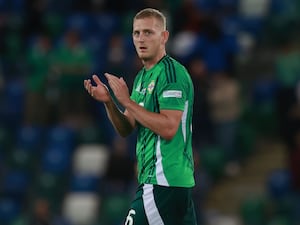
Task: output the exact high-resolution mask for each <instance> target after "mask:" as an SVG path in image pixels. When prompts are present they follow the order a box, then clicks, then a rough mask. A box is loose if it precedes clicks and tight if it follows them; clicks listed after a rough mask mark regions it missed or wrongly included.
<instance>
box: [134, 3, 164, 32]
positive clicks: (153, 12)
mask: <svg viewBox="0 0 300 225" xmlns="http://www.w3.org/2000/svg"><path fill="white" fill-rule="evenodd" d="M149 17H154V18H156V19H157V20H158V21H160V22H161V24H162V26H163V29H164V30H166V29H167V19H166V17H165V15H164V14H163V13H162V12H160V11H159V10H157V9H153V8H146V9H142V10H141V11H139V12H138V13H137V14H136V15H135V17H134V20H137V19H144V18H149Z"/></svg>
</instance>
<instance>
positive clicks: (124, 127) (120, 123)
mask: <svg viewBox="0 0 300 225" xmlns="http://www.w3.org/2000/svg"><path fill="white" fill-rule="evenodd" d="M104 106H105V109H106V113H107V115H108V118H109V120H110V121H111V123H112V125H113V127H114V128H115V130H116V131H117V132H118V133H119V134H120V135H121V136H123V137H126V136H128V135H129V134H130V133H131V132H132V130H133V129H134V124H133V123H130V120H129V118H128V117H127V116H126V115H124V113H122V112H121V111H120V110H119V109H118V107H117V106H116V105H115V103H114V102H113V101H109V102H106V103H105V104H104Z"/></svg>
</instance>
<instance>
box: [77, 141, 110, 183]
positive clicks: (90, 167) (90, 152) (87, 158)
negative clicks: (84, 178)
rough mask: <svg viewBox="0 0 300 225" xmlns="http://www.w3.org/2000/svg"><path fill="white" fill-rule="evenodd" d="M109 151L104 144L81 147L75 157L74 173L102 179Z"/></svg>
mask: <svg viewBox="0 0 300 225" xmlns="http://www.w3.org/2000/svg"><path fill="white" fill-rule="evenodd" d="M108 156H109V151H108V146H106V145H103V144H83V145H79V146H78V147H77V148H76V150H75V152H74V156H73V166H72V169H73V173H75V174H89V175H95V176H98V177H102V176H103V175H104V173H105V170H106V167H107V161H108Z"/></svg>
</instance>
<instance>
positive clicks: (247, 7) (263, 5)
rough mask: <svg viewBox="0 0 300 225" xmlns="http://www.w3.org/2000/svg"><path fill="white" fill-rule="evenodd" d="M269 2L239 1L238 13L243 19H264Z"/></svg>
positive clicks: (264, 0)
mask: <svg viewBox="0 0 300 225" xmlns="http://www.w3.org/2000/svg"><path fill="white" fill-rule="evenodd" d="M269 7H270V0H241V1H240V5H239V12H240V14H241V15H242V16H244V17H257V18H262V17H265V16H266V15H267V13H268V11H269Z"/></svg>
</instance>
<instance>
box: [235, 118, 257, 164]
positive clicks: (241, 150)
mask: <svg viewBox="0 0 300 225" xmlns="http://www.w3.org/2000/svg"><path fill="white" fill-rule="evenodd" d="M256 136H257V134H256V131H255V129H254V127H253V125H252V124H250V123H246V122H243V123H240V125H239V128H238V132H237V139H236V140H237V144H236V146H237V149H238V150H237V151H238V154H239V157H240V158H241V159H246V158H247V157H248V156H249V155H251V154H252V153H253V152H254V151H255V143H256Z"/></svg>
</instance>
